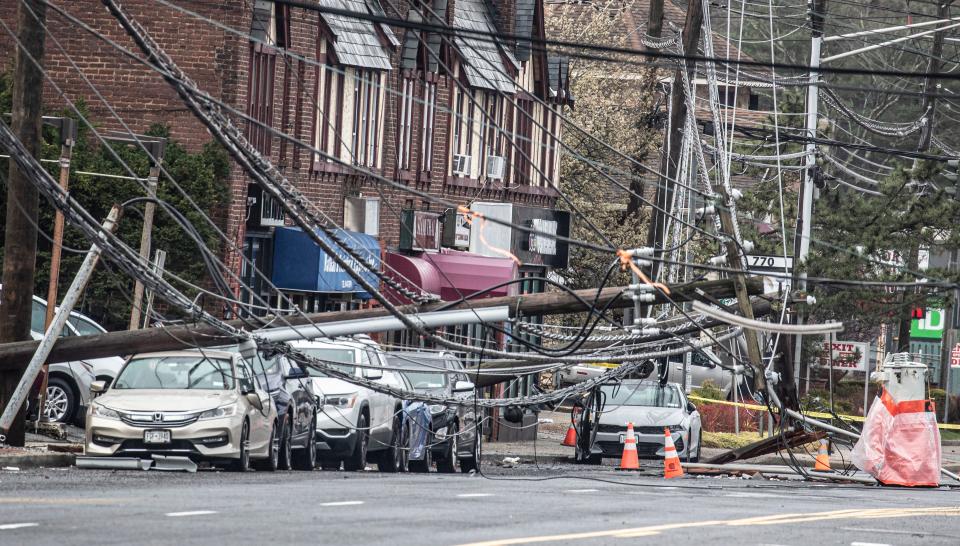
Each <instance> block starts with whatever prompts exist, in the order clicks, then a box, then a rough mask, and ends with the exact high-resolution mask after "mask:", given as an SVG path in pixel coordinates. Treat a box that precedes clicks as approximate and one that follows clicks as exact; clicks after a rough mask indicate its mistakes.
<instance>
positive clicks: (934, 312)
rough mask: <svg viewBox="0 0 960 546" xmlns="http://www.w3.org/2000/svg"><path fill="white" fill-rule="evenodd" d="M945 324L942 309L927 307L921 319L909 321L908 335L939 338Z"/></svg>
mask: <svg viewBox="0 0 960 546" xmlns="http://www.w3.org/2000/svg"><path fill="white" fill-rule="evenodd" d="M945 325H946V316H945V315H944V312H943V309H931V308H930V307H928V308H927V309H926V312H925V313H924V317H923V318H922V319H913V320H912V321H911V322H910V337H912V338H923V339H941V338H942V337H943V328H944V326H945Z"/></svg>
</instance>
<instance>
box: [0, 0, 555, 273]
mask: <svg viewBox="0 0 960 546" xmlns="http://www.w3.org/2000/svg"><path fill="white" fill-rule="evenodd" d="M454 1H455V0H450V1H449V3H448V7H447V21H448V22H450V23H452V20H453V15H452V14H453V13H454V9H455V6H454ZM491 1H492V0H491ZM514 1H515V0H496V2H495V3H496V10H497V11H496V13H497V18H498V22H499V23H500V24H504V25H507V26H510V28H508V29H505V30H506V31H510V32H512V30H513V28H512V25H508V24H507V23H506V21H508V20H509V13H510V10H511V9H512V7H511V6H512V5H513V2H514ZM538 1H542V0H538ZM211 4H213V5H211ZM253 4H254V2H253V0H221V1H218V2H199V1H185V2H177V5H179V6H182V7H183V8H185V9H189V10H193V11H196V12H198V13H199V14H200V15H201V16H203V17H206V18H209V19H212V20H214V21H217V22H219V23H221V24H222V25H225V26H227V27H229V28H230V29H233V30H234V31H236V32H229V31H226V30H223V29H222V28H218V27H216V26H214V25H212V24H210V23H209V22H207V21H203V20H200V19H198V18H195V17H192V16H190V15H188V14H185V13H182V12H179V11H176V10H174V9H172V8H170V7H167V6H164V5H162V4H159V3H156V2H153V1H150V0H125V1H124V2H123V6H124V7H125V8H126V9H127V10H128V12H129V13H130V14H131V15H132V16H133V17H134V18H135V19H136V20H137V21H139V22H140V23H141V24H143V26H144V27H145V28H146V29H147V31H148V32H150V34H151V35H152V36H153V38H154V39H155V40H156V41H157V42H158V43H159V44H160V45H161V46H162V47H163V48H164V49H165V50H166V51H167V52H168V53H169V54H170V55H171V57H172V58H173V59H174V60H175V61H176V62H177V64H178V65H179V66H180V67H181V68H182V69H183V70H184V71H185V72H186V73H187V74H188V75H189V76H190V77H191V78H192V79H193V80H194V81H195V82H196V83H197V84H198V85H199V87H200V88H201V89H203V90H204V91H206V92H207V93H209V94H210V95H212V96H213V97H215V98H217V99H219V100H221V101H223V102H225V103H226V104H228V105H230V106H231V107H232V108H235V109H236V110H237V111H240V112H248V111H249V110H248V108H249V107H250V104H251V100H250V97H249V94H250V92H251V89H252V87H251V85H252V83H251V78H250V77H249V76H250V71H251V68H250V67H251V65H250V63H251V59H252V51H253V46H252V45H251V43H250V41H249V40H248V38H247V37H246V34H248V33H249V32H250V29H251V21H252V19H253ZM398 4H399V6H398V7H399V11H400V12H401V13H406V12H407V10H408V2H406V1H400V2H398ZM17 5H18V2H15V1H13V2H4V3H3V5H2V6H0V18H2V19H3V20H4V22H6V23H7V25H9V26H11V27H15V25H16V13H15V11H16V7H17ZM59 5H62V6H63V7H64V8H65V9H66V10H68V11H69V12H70V13H71V14H72V15H74V16H75V17H77V18H79V19H81V20H82V21H84V22H85V23H87V24H88V25H90V26H91V27H93V28H94V29H96V30H97V31H99V32H101V33H103V34H104V35H106V36H107V37H109V38H111V39H113V40H115V41H116V42H118V43H119V44H120V45H122V46H123V47H126V48H128V49H130V50H131V51H134V52H135V53H136V54H137V55H138V56H139V55H140V52H139V50H137V49H136V48H135V46H134V44H133V42H132V41H131V40H130V39H129V38H128V37H127V36H126V34H125V33H124V31H123V30H122V29H121V28H120V26H119V24H118V23H117V22H116V20H114V18H113V17H112V16H111V15H110V14H109V13H108V12H107V11H106V9H105V8H104V7H103V5H102V4H101V2H100V1H99V0H74V1H72V2H67V3H60V4H59ZM392 5H393V4H391V3H390V2H388V3H386V4H384V7H385V8H386V10H387V14H388V15H390V16H393V15H395V12H394V11H393V9H392V7H391V6H392ZM538 13H542V8H541V9H538ZM48 25H49V29H50V35H51V36H53V37H56V39H57V40H58V41H59V43H60V44H61V45H62V46H63V47H64V48H65V49H66V50H67V52H68V53H69V55H70V56H71V57H72V59H73V61H75V62H76V64H77V65H78V67H79V68H80V69H81V70H82V71H83V73H84V75H85V76H86V77H88V78H89V79H90V81H91V82H92V83H93V84H94V85H96V87H97V89H98V90H99V91H100V92H101V93H103V95H104V96H105V97H106V99H107V100H108V101H109V103H110V105H111V106H112V107H113V108H114V109H116V112H117V114H118V115H119V116H121V117H122V118H123V120H124V121H125V122H126V123H127V124H128V125H129V126H130V128H131V129H133V130H134V131H138V132H142V131H144V130H146V129H147V128H148V127H149V126H150V125H151V124H153V123H155V122H161V123H165V124H167V125H169V126H170V128H171V134H172V137H173V138H175V139H177V140H178V141H180V142H182V143H184V144H185V145H186V146H187V147H188V148H191V149H198V148H199V147H201V146H202V145H203V144H204V143H205V142H207V141H209V140H210V136H209V134H208V133H207V131H206V130H205V128H204V127H203V126H202V125H201V124H200V123H199V122H198V121H197V120H196V119H195V118H194V116H193V115H192V114H191V113H190V112H189V111H188V110H187V109H186V108H185V107H184V105H183V103H182V102H181V101H180V99H179V97H178V96H177V95H176V94H175V93H174V92H173V91H172V90H171V88H170V87H169V85H167V83H166V82H164V81H163V80H162V79H161V78H160V76H159V75H157V74H156V73H155V72H153V71H152V70H150V69H149V68H147V67H145V66H144V65H143V64H140V63H137V62H135V61H133V60H130V59H128V58H126V57H124V56H123V55H122V54H121V53H119V52H118V51H117V50H116V49H114V48H113V47H112V46H111V45H109V44H107V43H105V42H103V41H101V40H99V39H97V38H95V37H94V36H92V35H91V34H89V33H87V32H85V31H83V30H82V29H80V28H79V27H77V26H75V25H73V24H72V23H70V22H69V21H67V20H66V19H65V18H64V17H62V16H61V15H59V14H57V13H56V11H54V10H53V9H48ZM538 26H539V27H540V28H542V23H541V24H539V25H538ZM393 31H394V33H395V34H396V36H397V37H398V38H399V40H400V42H401V45H400V46H399V47H393V48H390V47H388V48H387V49H388V51H390V55H391V60H392V65H393V69H392V70H390V71H389V72H388V73H387V76H386V82H387V87H388V91H386V93H385V94H384V100H383V109H382V111H381V115H382V119H383V125H382V130H381V131H380V132H379V140H380V143H379V144H378V146H379V149H380V150H381V152H380V153H382V161H381V162H380V168H377V169H373V170H374V171H375V172H378V173H379V174H381V175H383V176H385V177H387V178H389V179H390V180H394V181H397V182H400V183H402V184H404V185H405V186H408V187H410V188H414V189H417V190H420V191H423V192H428V193H429V194H431V195H434V196H442V197H445V198H447V199H449V200H451V201H454V202H457V203H463V204H468V203H469V202H470V201H473V200H478V199H479V200H486V201H513V202H516V203H523V204H528V205H533V206H541V207H548V208H550V207H552V206H553V205H554V204H555V200H556V192H555V191H554V190H553V189H552V188H551V187H549V186H539V187H534V186H523V185H516V184H511V181H510V180H509V179H507V180H504V181H503V182H502V183H493V184H491V183H484V182H482V181H480V180H475V179H463V178H456V177H452V176H448V173H449V172H450V159H451V154H450V150H449V148H450V133H451V115H450V113H449V112H450V110H451V105H452V103H453V98H454V96H455V93H454V91H455V90H456V83H455V82H454V81H453V79H452V77H451V76H450V75H448V74H447V73H446V72H445V70H444V68H443V67H441V68H440V70H439V73H438V74H429V75H428V76H427V79H428V80H432V81H435V83H436V89H437V92H436V96H437V106H436V114H435V120H434V126H433V162H432V168H431V169H430V170H429V171H425V172H421V171H420V169H419V168H417V167H419V165H420V153H421V146H422V145H421V138H420V136H421V133H420V127H421V119H422V118H421V116H422V115H423V107H422V105H421V104H420V103H419V102H418V101H414V111H413V115H412V119H413V122H412V128H413V131H412V132H413V134H414V135H415V136H414V138H413V139H412V145H411V160H410V164H411V166H412V168H411V169H410V170H407V171H402V170H400V169H398V168H397V161H396V159H397V140H398V119H397V118H398V115H399V114H398V112H399V108H400V98H399V95H400V93H399V92H398V91H397V90H398V89H400V86H401V85H402V82H401V79H402V78H403V77H404V74H405V73H406V74H407V75H412V76H414V80H415V81H416V82H417V84H416V89H417V90H416V93H417V96H419V97H422V96H423V93H422V86H423V81H424V77H423V74H422V71H420V72H417V73H413V72H408V71H405V70H403V69H401V68H400V63H401V61H400V57H401V50H402V42H403V39H404V29H402V28H394V29H393ZM326 39H328V34H327V33H326V31H325V25H324V24H323V23H322V21H321V20H320V17H319V16H318V14H317V13H316V12H313V11H307V10H303V9H299V8H291V10H290V15H289V44H288V46H287V48H286V51H288V52H290V53H292V54H293V56H289V55H284V54H283V51H282V50H278V51H277V53H276V54H275V63H274V77H273V81H274V88H273V93H272V101H267V102H269V104H267V102H264V101H261V100H260V99H258V98H255V100H254V101H253V102H254V103H255V104H256V105H257V107H258V108H260V107H263V108H264V109H263V110H258V112H259V114H260V115H258V116H256V117H261V118H262V119H264V121H266V120H267V119H269V121H270V124H271V125H272V127H274V128H276V129H278V130H280V131H283V132H285V133H287V134H290V135H292V136H293V137H294V138H297V139H300V140H303V141H304V142H306V143H308V144H311V145H313V146H319V144H320V143H318V142H316V138H315V135H316V132H317V131H316V129H317V125H316V124H317V123H325V121H324V118H323V117H322V116H321V117H318V115H317V113H318V112H317V108H318V103H319V102H320V101H319V96H320V92H321V90H320V89H318V81H320V70H321V69H320V68H318V66H317V64H314V63H319V64H323V63H325V62H327V58H326V55H323V54H321V50H322V49H323V47H321V42H322V41H324V40H326ZM46 51H47V56H46V60H45V65H46V68H47V70H48V71H49V73H50V75H51V76H52V78H53V79H54V81H55V82H56V84H57V85H58V86H60V87H61V88H62V90H63V91H64V92H65V93H66V95H67V96H68V97H70V98H71V99H72V100H75V99H78V98H82V99H83V100H84V101H85V102H86V104H87V106H88V108H89V110H90V114H91V118H92V121H93V122H94V123H95V124H97V126H98V127H101V128H104V129H109V130H122V126H121V124H120V123H119V122H118V121H117V120H116V119H115V118H114V117H113V115H112V114H111V113H110V111H109V110H108V108H107V107H106V106H105V105H104V104H103V103H102V102H100V100H99V99H98V98H97V96H96V95H95V93H94V92H93V91H92V90H91V89H90V87H89V86H88V85H87V84H86V83H85V82H84V81H83V79H82V78H81V77H80V76H79V75H78V74H77V72H76V70H75V69H74V68H73V67H72V66H71V64H70V62H69V60H68V59H67V57H66V56H65V55H64V54H63V53H62V52H61V51H60V50H59V48H58V45H57V44H56V43H55V42H54V41H53V39H52V38H48V43H47V49H46ZM536 55H537V53H534V57H535V56H536ZM296 57H302V58H304V59H305V60H303V59H298V58H296ZM442 58H443V59H444V60H445V62H449V63H451V64H453V63H455V62H457V61H456V59H455V53H454V52H453V51H449V50H445V51H444V52H443V54H442ZM12 59H13V42H12V40H11V39H10V37H9V36H8V35H7V34H6V33H5V32H0V69H9V68H10V66H11V65H12ZM531 59H533V58H531ZM545 61H546V59H545V58H543V59H540V60H538V61H537V62H545ZM529 62H534V61H533V60H531V61H529ZM341 68H342V67H341ZM461 81H462V79H461ZM518 88H519V89H523V87H522V86H520V87H518ZM530 91H531V92H532V91H533V90H530ZM44 93H45V97H44V98H45V101H46V105H47V107H48V108H49V109H55V108H60V107H62V106H63V105H64V103H63V101H62V99H61V98H60V97H59V95H58V93H57V91H56V90H55V89H54V88H53V86H51V85H48V86H47V87H46V89H45V91H44ZM548 100H549V99H548ZM319 106H320V107H321V108H322V107H323V105H322V104H320V105H319ZM268 107H269V108H268ZM506 114H507V115H506V117H505V119H506V127H507V128H508V129H510V128H513V127H514V118H515V117H516V116H515V115H514V114H513V110H512V108H507V109H506ZM343 115H347V114H346V113H344V114H343ZM235 119H237V118H235ZM318 120H319V121H318ZM237 122H238V123H240V121H239V120H237ZM537 145H538V143H534V149H536V147H537ZM269 149H270V154H271V159H272V160H273V161H274V162H275V164H277V165H278V166H280V167H281V168H282V170H283V171H284V173H285V174H286V175H287V176H288V177H290V178H291V179H292V180H293V181H294V182H295V183H296V185H297V186H298V187H299V188H300V190H301V191H302V192H303V193H304V194H305V195H306V196H307V197H308V198H309V199H310V200H311V201H312V202H314V203H316V205H317V206H318V207H319V209H320V210H322V211H323V212H324V213H325V214H326V215H328V216H329V218H330V219H331V220H332V221H333V222H334V223H337V224H341V223H342V222H343V220H344V218H343V209H344V198H345V197H347V196H350V195H356V194H357V193H363V194H364V195H371V196H376V195H381V211H380V222H379V223H380V237H381V240H382V241H383V243H384V245H385V246H387V247H391V246H396V244H397V241H398V237H399V219H398V215H399V211H400V209H404V208H416V209H423V208H427V207H429V208H431V210H438V209H439V207H438V206H437V205H436V204H432V205H430V204H428V203H427V202H426V201H424V200H423V199H421V198H419V197H417V196H415V195H413V194H410V193H408V192H405V191H402V190H398V189H393V188H391V187H389V186H387V185H385V184H378V183H377V182H376V180H374V179H372V178H369V177H366V176H358V175H357V174H354V172H353V171H352V169H351V168H349V167H344V166H340V165H336V164H331V163H329V162H323V161H315V155H314V154H313V153H312V152H311V151H309V150H307V149H303V148H300V147H298V146H295V145H293V143H290V142H282V141H281V140H280V139H279V138H277V137H275V136H274V137H273V139H272V142H270V146H269ZM511 170H512V169H511V168H510V167H509V166H508V171H511ZM554 180H556V177H554ZM230 182H231V183H230V193H231V195H230V199H229V203H230V204H229V206H228V208H227V210H225V211H222V213H221V214H219V215H218V218H216V220H217V222H218V223H219V224H220V226H221V228H222V229H223V230H224V232H225V233H226V234H227V237H228V238H229V239H230V241H231V243H232V245H233V246H234V248H239V249H242V248H243V244H244V237H245V229H246V228H245V219H246V217H247V183H248V180H247V176H246V175H245V174H244V173H243V172H242V170H241V169H240V168H239V167H238V166H236V165H235V166H234V168H233V169H232V174H231V181H230ZM381 192H382V193H381ZM225 259H226V261H227V262H228V265H229V266H230V267H231V268H233V269H234V270H236V271H237V272H239V271H240V269H241V268H240V258H239V256H238V255H237V253H236V252H234V251H228V252H227V253H226V256H225Z"/></svg>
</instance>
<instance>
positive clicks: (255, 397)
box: [246, 392, 263, 410]
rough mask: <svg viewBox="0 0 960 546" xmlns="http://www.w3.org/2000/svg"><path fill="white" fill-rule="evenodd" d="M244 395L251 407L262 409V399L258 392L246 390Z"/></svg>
mask: <svg viewBox="0 0 960 546" xmlns="http://www.w3.org/2000/svg"><path fill="white" fill-rule="evenodd" d="M246 397H247V401H248V402H250V404H251V405H252V406H253V407H255V408H257V409H258V410H262V409H263V400H260V395H259V394H257V393H255V392H248V393H247V394H246Z"/></svg>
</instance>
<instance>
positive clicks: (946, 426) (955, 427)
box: [687, 394, 960, 430]
mask: <svg viewBox="0 0 960 546" xmlns="http://www.w3.org/2000/svg"><path fill="white" fill-rule="evenodd" d="M687 398H689V399H690V400H696V401H698V402H704V403H708V404H721V405H724V406H737V407H740V408H746V409H752V410H762V411H766V410H767V407H766V406H761V405H758V404H745V403H743V402H730V401H727V400H713V399H711V398H703V397H702V396H696V395H693V394H689V395H687ZM774 411H776V408H774ZM803 414H804V415H808V416H810V417H816V418H817V419H832V418H833V415H831V414H829V413H823V412H820V411H806V412H804V413H803ZM839 417H840V418H841V419H844V420H846V421H857V422H860V423H862V422H863V417H861V416H859V415H840V416H839ZM937 428H939V429H941V430H960V425H950V424H945V423H940V424H937Z"/></svg>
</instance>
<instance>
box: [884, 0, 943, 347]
mask: <svg viewBox="0 0 960 546" xmlns="http://www.w3.org/2000/svg"><path fill="white" fill-rule="evenodd" d="M952 3H953V0H944V2H943V3H942V4H940V5H938V6H937V19H945V18H946V17H947V15H948V14H949V13H950V5H951V4H952ZM944 38H945V35H944V31H943V30H942V29H941V30H940V31H939V32H936V33H934V35H933V47H932V49H931V50H930V57H929V58H928V59H927V74H926V76H925V77H924V78H923V102H922V103H921V106H920V111H921V112H923V116H924V122H925V123H924V125H923V128H922V129H921V130H920V142H919V143H918V144H917V151H918V152H926V151H928V150H929V149H930V142H931V140H932V139H933V116H934V113H935V112H936V108H937V97H936V91H937V87H939V86H940V79H939V78H938V77H937V73H938V72H940V57H941V56H942V55H943V40H944ZM919 163H920V161H919V159H914V160H913V169H914V171H915V170H916V169H917V167H918V166H919ZM911 178H912V175H911ZM911 182H913V183H915V184H916V188H915V189H917V190H918V191H922V189H923V184H922V183H920V181H918V180H915V179H913V180H911ZM918 197H920V196H918ZM921 229H923V228H922V227H921ZM919 257H920V242H919V240H917V241H914V242H913V243H911V245H910V254H909V256H908V257H907V263H906V266H907V269H908V270H909V271H916V270H917V267H918V265H919ZM903 299H904V301H906V300H907V296H906V293H904V298H903ZM920 305H924V302H920ZM912 307H913V306H912V305H905V306H904V309H902V310H901V313H900V330H899V334H898V336H897V350H898V351H900V352H909V351H910V324H911V322H912V321H913V317H912ZM942 342H943V340H941V343H942Z"/></svg>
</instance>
